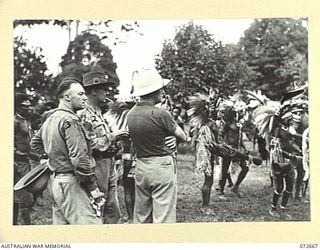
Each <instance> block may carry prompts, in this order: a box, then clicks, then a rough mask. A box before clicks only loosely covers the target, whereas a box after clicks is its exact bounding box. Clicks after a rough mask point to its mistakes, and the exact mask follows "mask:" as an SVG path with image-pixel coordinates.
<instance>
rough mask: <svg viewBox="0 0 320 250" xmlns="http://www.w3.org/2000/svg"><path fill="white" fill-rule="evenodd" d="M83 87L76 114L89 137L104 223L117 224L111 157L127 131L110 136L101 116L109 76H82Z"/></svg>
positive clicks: (116, 203) (115, 179)
mask: <svg viewBox="0 0 320 250" xmlns="http://www.w3.org/2000/svg"><path fill="white" fill-rule="evenodd" d="M83 86H84V88H85V90H86V93H87V96H88V100H87V101H86V105H85V108H84V109H83V110H81V111H79V113H78V115H79V116H80V118H81V121H82V123H83V125H84V127H85V129H86V131H87V133H88V135H89V136H90V138H91V146H92V149H93V157H94V159H95V161H96V168H95V173H96V176H97V178H98V187H99V189H100V190H101V191H102V192H104V194H105V199H106V204H105V207H104V210H103V216H104V223H106V224H115V223H118V222H119V221H120V207H119V201H118V196H117V175H116V169H115V164H114V156H115V154H116V152H117V151H118V148H117V147H116V145H115V142H116V141H115V139H116V138H117V136H118V135H122V134H126V135H128V132H125V131H124V130H119V131H115V132H114V133H111V131H110V129H109V127H108V125H107V124H106V122H105V120H104V118H103V116H102V112H101V109H100V107H99V106H100V105H101V104H103V103H104V102H105V101H106V97H107V96H106V95H107V88H108V87H109V85H108V77H107V76H106V75H105V74H104V73H103V72H98V71H93V72H90V73H88V74H86V75H84V77H83ZM107 150H109V151H107ZM112 150H113V151H112Z"/></svg>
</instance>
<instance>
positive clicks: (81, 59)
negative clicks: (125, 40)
mask: <svg viewBox="0 0 320 250" xmlns="http://www.w3.org/2000/svg"><path fill="white" fill-rule="evenodd" d="M60 66H61V68H62V73H61V74H60V75H59V76H58V79H59V80H61V79H62V78H63V77H65V76H74V77H77V78H78V79H79V80H82V78H83V75H84V74H85V73H88V72H90V71H91V70H93V69H94V70H101V71H103V72H104V73H105V74H106V75H107V76H108V81H109V93H108V95H109V97H111V98H112V97H113V96H114V94H117V93H118V90H117V87H118V86H119V78H118V76H117V73H116V68H117V65H116V63H114V62H113V57H112V53H111V50H110V49H109V47H108V46H106V45H104V44H102V42H101V40H100V38H99V37H98V36H97V35H95V34H90V33H87V32H85V33H83V34H81V35H78V36H77V37H76V38H75V39H74V40H73V41H72V42H70V43H69V46H68V49H67V52H66V54H65V55H64V56H62V61H61V63H60Z"/></svg>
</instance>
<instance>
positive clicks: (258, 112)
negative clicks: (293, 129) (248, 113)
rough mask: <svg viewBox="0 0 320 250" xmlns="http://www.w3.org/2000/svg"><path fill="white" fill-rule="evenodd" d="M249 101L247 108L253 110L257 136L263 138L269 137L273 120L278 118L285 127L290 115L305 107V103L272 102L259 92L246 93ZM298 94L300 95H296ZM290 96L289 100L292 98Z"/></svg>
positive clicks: (296, 101)
mask: <svg viewBox="0 0 320 250" xmlns="http://www.w3.org/2000/svg"><path fill="white" fill-rule="evenodd" d="M246 92H247V97H248V100H249V104H248V107H250V108H253V109H254V110H253V114H252V117H253V123H254V124H255V125H256V127H257V129H258V131H259V134H260V135H261V136H262V137H263V138H265V137H267V136H268V135H270V133H271V131H272V129H273V125H274V118H275V116H278V117H279V118H280V122H281V123H282V124H283V125H286V123H287V121H288V120H289V119H291V118H292V114H293V113H294V112H296V111H298V110H299V109H300V108H301V107H303V106H305V105H307V104H308V103H307V102H306V101H303V100H301V99H293V100H286V101H283V100H281V101H272V100H270V99H269V98H268V97H266V96H265V95H263V94H261V92H260V91H258V92H255V91H246ZM298 94H300V93H298ZM292 97H293V96H291V97H290V98H292Z"/></svg>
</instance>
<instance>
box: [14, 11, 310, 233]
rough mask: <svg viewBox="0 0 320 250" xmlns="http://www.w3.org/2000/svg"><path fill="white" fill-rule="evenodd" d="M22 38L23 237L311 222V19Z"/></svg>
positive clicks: (19, 217)
mask: <svg viewBox="0 0 320 250" xmlns="http://www.w3.org/2000/svg"><path fill="white" fill-rule="evenodd" d="M12 27H13V46H12V50H13V51H12V54H13V63H14V65H13V70H14V82H13V84H14V87H13V89H14V117H12V119H14V145H13V148H12V151H13V158H14V160H13V163H14V166H13V169H12V171H13V172H14V173H13V176H14V180H13V182H12V183H13V186H12V197H13V200H12V204H11V206H12V225H14V226H15V227H16V226H25V225H67V224H69V225H87V224H96V225H100V224H101V225H102V224H142V223H154V224H159V223H169V224H170V223H221V222H224V223H227V224H228V223H229V222H230V223H242V222H310V221H311V217H312V213H311V205H312V202H313V201H312V199H311V196H310V189H311V188H312V185H313V184H314V183H312V182H309V180H310V176H311V175H312V174H313V172H312V170H310V164H309V76H308V72H309V70H308V49H309V45H308V30H309V19H308V17H305V16H300V17H294V18H293V17H281V18H280V17H270V18H269V17H261V18H224V19H213V18H212V19H161V20H159V19H157V20H156V19H135V20H133V19H130V20H129V19H128V20H124V19H110V20H109V19H106V20H101V19H97V20H95V19H92V20H86V19H49V18H48V19H22V18H21V19H15V20H13V23H12ZM311 168H313V166H312V167H311ZM123 227H126V226H125V225H123Z"/></svg>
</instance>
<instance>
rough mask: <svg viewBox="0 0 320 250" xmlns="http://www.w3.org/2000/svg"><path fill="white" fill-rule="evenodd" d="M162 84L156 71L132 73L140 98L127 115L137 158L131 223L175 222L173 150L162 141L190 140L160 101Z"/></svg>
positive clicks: (135, 91)
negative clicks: (160, 105) (172, 136)
mask: <svg viewBox="0 0 320 250" xmlns="http://www.w3.org/2000/svg"><path fill="white" fill-rule="evenodd" d="M168 83H169V81H166V82H165V81H164V80H163V79H162V78H161V76H160V75H159V73H158V72H157V70H156V69H155V68H143V69H141V70H140V71H136V72H134V74H133V88H134V90H133V95H134V96H139V97H140V102H138V103H137V104H136V105H135V106H134V107H133V108H132V109H131V110H130V111H129V113H128V127H129V133H130V137H131V139H132V142H133V145H134V148H135V151H136V155H137V162H136V172H135V185H136V186H135V190H136V191H135V199H136V200H135V206H134V217H133V222H134V223H174V222H176V202H177V180H176V174H177V170H176V159H175V158H174V154H173V153H174V149H171V148H169V147H167V146H166V145H165V138H166V137H167V136H170V135H174V136H176V137H178V138H180V139H181V140H182V141H191V138H190V137H188V136H186V134H185V133H184V132H183V130H182V129H181V128H180V127H179V126H178V125H177V124H176V122H175V121H174V120H173V118H172V116H171V115H170V113H169V112H168V111H167V110H165V109H162V108H157V107H155V104H157V103H160V102H161V91H162V88H163V87H164V86H165V85H166V84H168Z"/></svg>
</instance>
